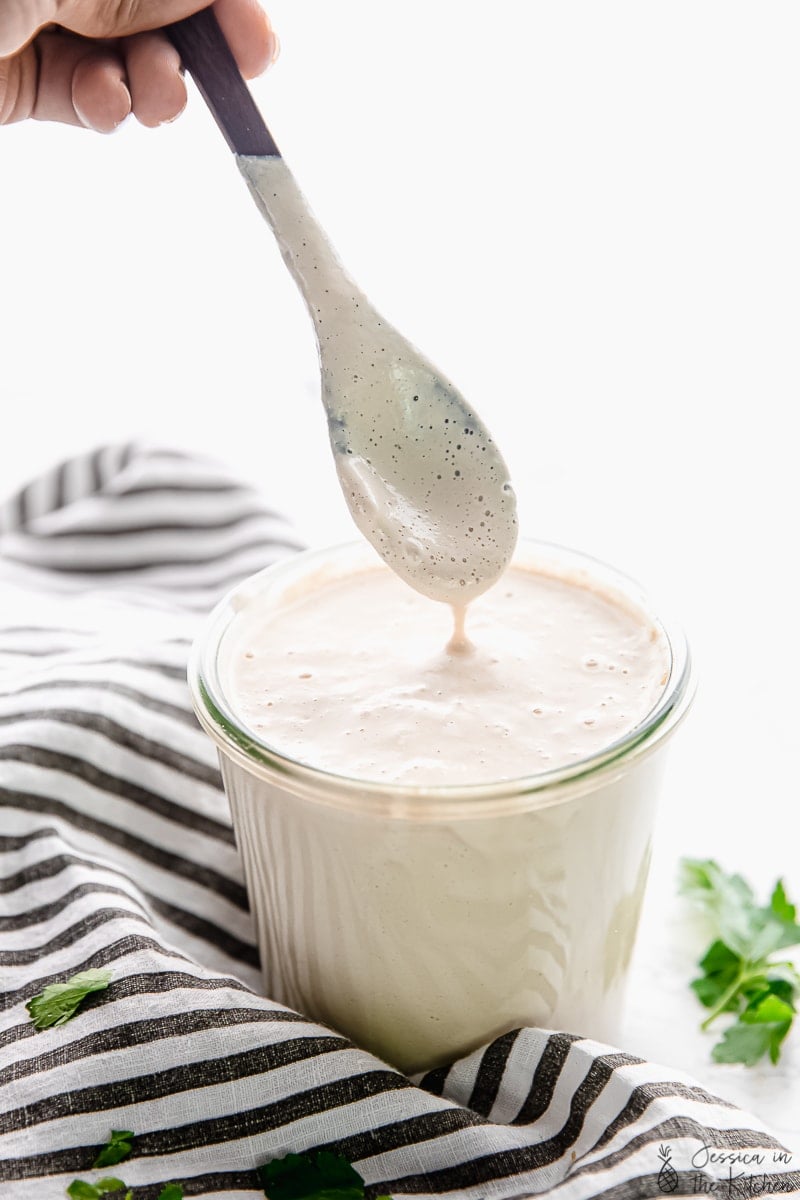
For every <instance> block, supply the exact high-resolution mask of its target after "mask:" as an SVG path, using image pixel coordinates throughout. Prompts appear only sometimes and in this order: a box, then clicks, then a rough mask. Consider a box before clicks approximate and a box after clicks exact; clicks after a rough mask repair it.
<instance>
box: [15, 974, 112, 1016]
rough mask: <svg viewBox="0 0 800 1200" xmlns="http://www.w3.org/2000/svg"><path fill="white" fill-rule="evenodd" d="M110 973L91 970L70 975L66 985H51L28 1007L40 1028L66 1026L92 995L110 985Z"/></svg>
mask: <svg viewBox="0 0 800 1200" xmlns="http://www.w3.org/2000/svg"><path fill="white" fill-rule="evenodd" d="M111 975H112V972H111V971H103V970H99V969H92V970H89V971H79V972H78V974H77V975H71V976H70V977H69V979H68V980H67V981H66V982H65V983H50V984H48V985H47V987H46V988H45V989H44V991H42V992H40V993H39V995H38V996H33V997H32V998H31V999H30V1000H29V1001H28V1003H27V1004H26V1005H25V1007H26V1008H27V1010H28V1012H29V1013H30V1016H31V1020H32V1021H33V1023H34V1025H35V1026H36V1028H37V1029H50V1028H51V1027H52V1026H55V1025H64V1024H65V1023H66V1022H67V1021H69V1020H70V1019H71V1018H72V1017H74V1016H75V1013H76V1012H77V1011H78V1009H79V1008H80V1006H81V1004H83V1002H84V1000H85V999H86V997H87V996H89V995H90V994H91V993H92V992H103V991H105V989H106V988H107V987H108V985H109V983H110V982H111Z"/></svg>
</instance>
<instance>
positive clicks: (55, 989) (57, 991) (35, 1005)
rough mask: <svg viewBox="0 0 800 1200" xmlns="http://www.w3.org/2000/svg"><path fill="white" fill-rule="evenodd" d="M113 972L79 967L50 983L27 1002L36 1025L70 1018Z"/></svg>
mask: <svg viewBox="0 0 800 1200" xmlns="http://www.w3.org/2000/svg"><path fill="white" fill-rule="evenodd" d="M111 974H112V973H111V971H101V970H90V971H79V972H78V974H77V975H72V976H71V977H70V978H69V979H68V980H67V982H66V983H51V984H48V986H47V987H46V988H45V989H44V991H43V992H40V993H39V995H38V996H34V997H33V998H32V999H31V1000H29V1001H28V1003H27V1004H26V1005H25V1007H26V1008H27V1010H28V1012H29V1013H30V1015H31V1019H32V1021H33V1023H34V1025H35V1026H36V1028H37V1029H50V1028H51V1026H55V1025H63V1024H64V1023H65V1022H66V1021H69V1019H70V1018H71V1017H74V1016H75V1013H76V1012H77V1011H78V1008H79V1007H80V1005H81V1004H82V1003H83V1001H84V1000H85V999H86V997H87V996H88V995H89V994H90V993H91V992H102V991H104V990H105V989H106V988H107V987H108V985H109V983H110V982H111ZM87 1186H88V1185H87Z"/></svg>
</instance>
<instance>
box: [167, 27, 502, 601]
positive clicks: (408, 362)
mask: <svg viewBox="0 0 800 1200" xmlns="http://www.w3.org/2000/svg"><path fill="white" fill-rule="evenodd" d="M167 32H168V33H169V35H170V37H171V38H172V41H173V44H174V45H175V46H176V48H177V50H178V52H179V54H180V55H181V58H182V60H183V63H184V66H185V67H186V69H187V70H188V71H189V72H190V73H191V75H192V77H193V79H194V81H195V84H196V85H197V88H198V90H199V91H200V94H201V95H202V96H203V99H204V100H205V102H206V104H207V105H208V107H209V108H210V110H211V112H212V114H213V116H214V118H215V120H216V122H217V124H218V125H219V127H220V129H221V130H222V133H223V135H224V137H225V139H226V141H227V143H228V145H229V146H230V148H231V150H233V152H234V154H235V155H236V158H237V162H238V165H239V169H240V171H241V172H242V174H243V175H244V177H245V179H246V181H247V183H248V185H249V187H250V190H251V192H252V194H253V197H254V199H255V201H256V204H257V205H258V207H259V209H260V210H261V212H262V214H263V215H264V216H265V218H266V220H267V222H268V223H269V225H270V226H271V228H272V230H273V233H274V234H275V237H276V239H277V241H278V245H279V247H280V250H281V253H282V255H283V258H284V261H285V263H286V265H287V267H288V268H289V270H290V272H291V274H292V275H293V277H294V279H295V282H296V283H297V285H298V287H299V289H300V292H301V294H302V296H303V298H304V300H305V303H306V306H307V308H308V311H309V313H310V315H311V318H312V320H313V323H314V328H315V332H316V336H317V346H318V349H319V361H320V374H321V380H322V401H323V404H324V406H325V410H326V413H327V417H328V429H329V435H330V441H331V446H332V449H333V454H334V461H335V464H336V469H337V473H338V476H339V481H340V483H341V486H342V490H343V492H344V496H345V500H346V501H347V504H348V507H349V509H350V512H351V514H352V516H353V519H354V520H355V523H356V525H357V526H358V528H359V529H360V530H361V532H362V533H363V534H364V536H365V537H366V538H367V539H368V541H370V542H371V543H372V545H373V546H374V548H375V549H376V550H377V552H378V553H379V554H380V555H381V557H382V558H383V559H384V560H385V561H386V563H387V564H388V565H389V566H390V567H391V568H392V569H393V570H394V571H395V572H396V573H397V574H398V575H399V576H400V577H401V578H402V579H404V580H405V581H406V582H407V583H409V584H410V585H411V586H412V587H414V588H416V589H417V590H418V591H420V592H422V593H423V594H424V595H427V596H430V597H431V598H432V599H434V600H441V601H445V602H447V603H449V604H452V605H453V606H454V607H455V608H456V609H457V610H463V607H464V606H465V605H466V604H467V603H468V602H469V601H470V600H471V599H473V598H474V597H475V596H477V595H479V594H480V593H481V592H483V591H485V590H486V589H487V588H488V587H490V586H491V585H492V584H493V583H495V582H496V581H497V579H498V578H499V577H500V575H501V574H502V572H503V570H504V569H505V567H506V565H507V564H508V561H509V559H510V558H511V555H512V553H513V550H514V547H515V545H516V540H517V519H516V501H515V497H514V493H513V491H512V489H511V485H510V483H509V481H508V470H507V468H506V465H505V463H504V462H503V458H502V456H501V454H500V452H499V450H498V449H497V447H496V446H495V444H494V442H493V441H492V438H491V437H490V435H489V432H488V430H487V429H486V427H485V425H484V424H483V422H482V421H481V420H480V418H479V417H478V415H477V414H476V413H475V412H474V410H473V409H472V408H471V407H470V406H469V405H468V404H467V402H466V400H465V399H464V397H463V396H462V395H461V394H460V392H458V391H457V389H456V388H455V387H454V386H453V384H452V383H450V382H449V380H447V379H446V378H445V377H444V375H442V374H441V373H440V372H439V371H438V370H437V369H436V368H435V367H434V366H433V365H432V364H431V363H430V362H429V361H428V360H427V359H426V358H425V357H424V356H423V355H422V354H421V353H420V352H419V351H418V350H417V349H416V348H415V347H414V346H412V345H411V344H410V343H409V342H408V341H407V340H406V339H405V338H404V337H403V336H402V335H401V334H400V333H398V331H397V330H396V329H394V328H393V327H392V326H391V325H390V324H389V323H388V322H387V321H385V320H384V318H383V317H382V316H381V315H380V314H379V313H378V312H376V310H375V309H374V307H373V306H372V304H371V303H370V302H369V300H368V299H367V297H366V296H365V295H364V293H363V292H362V291H361V290H360V289H359V288H358V287H357V285H356V284H355V283H354V282H353V280H352V279H351V278H350V277H349V276H348V275H347V273H346V271H345V270H344V268H343V267H342V265H341V263H340V262H339V260H338V258H337V257H336V254H335V252H334V251H333V248H332V247H331V245H330V243H329V242H328V239H327V237H326V235H325V233H324V231H323V230H322V228H321V227H320V225H319V223H318V222H317V220H316V218H315V217H314V215H313V213H312V212H311V210H310V208H309V207H308V204H307V202H306V200H305V198H304V196H303V194H302V192H301V191H300V189H299V187H298V185H297V183H296V181H295V179H294V177H293V176H292V174H291V172H290V171H289V169H288V167H287V166H286V164H285V162H284V161H283V158H282V157H281V154H280V151H279V150H278V147H277V146H276V144H275V141H274V139H273V138H272V135H271V134H270V132H269V130H268V129H267V127H266V125H265V123H264V120H263V118H262V116H261V114H260V112H259V110H258V108H257V106H256V104H255V101H254V100H253V97H252V95H251V93H250V91H249V89H248V87H247V85H246V83H245V82H244V80H243V78H242V76H241V74H240V72H239V69H238V66H237V65H236V61H235V59H234V57H233V54H232V53H231V50H230V48H229V47H228V44H227V42H226V41H225V38H224V36H223V34H222V31H221V30H220V28H219V25H218V23H217V20H216V18H215V16H214V14H213V12H212V10H211V9H204V10H203V11H201V12H199V13H196V14H195V15H194V16H191V17H187V18H186V19H185V20H183V21H178V22H177V23H176V24H174V25H171V26H169V28H168V30H167ZM462 615H463V612H462Z"/></svg>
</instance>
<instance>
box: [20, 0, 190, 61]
mask: <svg viewBox="0 0 800 1200" xmlns="http://www.w3.org/2000/svg"><path fill="white" fill-rule="evenodd" d="M208 3H209V0H0V58H3V57H8V56H9V55H11V54H15V53H16V51H17V50H19V49H21V47H22V46H24V45H26V44H27V43H28V42H29V41H30V40H31V38H33V37H35V35H36V34H37V33H38V32H39V30H40V29H42V28H43V26H45V25H49V24H51V23H53V24H57V25H60V26H61V27H62V28H63V29H69V30H71V31H72V32H73V33H78V34H82V35H83V36H84V37H98V38H100V37H102V38H114V37H125V36H126V35H127V34H129V33H141V31H142V30H144V29H159V28H160V27H161V26H162V25H168V24H169V23H170V22H171V21H180V20H181V19H182V18H183V17H188V16H189V14H190V13H193V12H197V11H198V9H201V8H205V7H207V5H208Z"/></svg>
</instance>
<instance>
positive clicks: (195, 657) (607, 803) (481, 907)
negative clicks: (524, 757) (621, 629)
mask: <svg viewBox="0 0 800 1200" xmlns="http://www.w3.org/2000/svg"><path fill="white" fill-rule="evenodd" d="M375 562H376V559H375V555H374V552H373V551H372V550H371V548H370V547H368V546H367V545H366V544H363V543H360V544H356V545H346V546H340V547H336V548H334V549H330V550H324V551H315V552H307V553H304V554H300V555H297V556H296V557H293V558H291V559H288V560H284V561H282V562H280V563H278V564H276V565H274V566H271V567H268V568H267V569H266V570H264V571H262V572H260V573H259V574H257V575H255V576H253V577H252V578H251V579H249V580H247V581H245V582H244V583H242V584H240V585H239V586H238V587H236V588H235V589H234V590H233V591H232V592H231V593H230V594H229V595H228V596H227V597H226V598H225V599H224V600H223V601H222V602H221V603H220V604H219V605H218V606H217V608H216V609H215V610H214V612H213V613H212V614H211V616H210V618H209V620H208V623H207V625H206V627H205V630H204V631H203V633H202V634H201V636H200V637H199V639H198V640H197V642H196V643H195V647H194V650H193V653H192V659H191V664H190V673H189V678H190V686H191V690H192V696H193V700H194V704H195V708H196V711H197V714H198V717H199V719H200V722H201V724H202V725H203V727H204V729H205V730H206V732H207V733H208V734H209V735H210V736H211V737H212V738H213V740H214V741H215V742H216V744H217V747H218V749H219V757H220V763H221V767H222V775H223V779H224V783H225V789H226V792H227V795H228V798H229V801H230V805H231V812H232V815H233V822H234V827H235V830H236V837H237V842H238V845H239V848H240V851H241V854H242V858H243V862H244V869H245V875H246V880H247V888H248V894H249V897H250V904H251V907H252V910H253V913H254V916H255V922H256V927H257V931H258V941H259V949H260V954H261V963H262V970H263V976H264V986H265V989H266V992H267V994H268V995H269V996H270V998H271V999H273V1000H276V1001H278V1002H280V1003H283V1004H286V1005H288V1006H289V1007H291V1008H294V1009H297V1010H299V1011H300V1012H302V1013H304V1014H306V1015H307V1016H309V1017H311V1018H313V1019H315V1020H317V1021H320V1022H322V1023H324V1024H326V1025H330V1026H332V1027H333V1028H334V1029H336V1030H338V1031H340V1032H342V1033H344V1034H346V1035H347V1036H348V1037H350V1038H351V1039H352V1040H353V1041H354V1042H355V1043H356V1044H358V1045H360V1046H362V1047H364V1048H365V1049H367V1050H370V1051H372V1052H373V1053H374V1054H376V1055H378V1056H379V1057H381V1058H383V1059H385V1060H386V1061H387V1062H389V1063H391V1064H393V1065H394V1066H397V1067H399V1068H400V1069H402V1070H404V1071H406V1072H408V1073H411V1072H417V1071H422V1070H428V1069H430V1068H432V1067H435V1066H437V1065H440V1064H442V1063H445V1062H450V1061H452V1060H453V1059H454V1058H456V1057H458V1056H460V1055H462V1054H464V1053H467V1052H469V1051H470V1050H472V1049H475V1048H476V1047H478V1046H480V1045H482V1044H484V1043H485V1042H487V1041H489V1040H491V1039H492V1038H494V1037H496V1036H498V1035H499V1034H501V1033H503V1032H505V1031H507V1030H510V1029H514V1028H517V1027H518V1026H523V1025H531V1024H534V1025H544V1026H547V1027H558V1028H562V1029H567V1030H571V1031H573V1032H575V1033H578V1034H582V1035H585V1036H589V1037H593V1038H597V1039H598V1040H601V1041H610V1042H612V1043H613V1042H614V1041H616V1039H617V1033H618V1023H619V1017H620V1013H621V1012H622V1008H623V1000H624V989H625V982H626V976H627V973H628V966H629V962H630V958H631V953H632V950H633V945H634V940H635V935H636V927H637V924H638V920H639V913H640V909H641V904H642V898H643V895H644V889H645V884H646V880H647V873H648V868H649V863H650V857H651V851H652V836H653V825H654V816H655V808H656V801H657V796H658V788H659V778H660V775H661V770H662V766H663V758H664V755H663V752H662V751H661V747H662V746H663V745H664V744H665V743H666V741H667V740H668V738H669V736H670V735H671V734H672V732H673V731H674V729H675V728H676V726H677V725H678V723H679V722H680V720H681V719H682V717H683V716H684V714H685V713H686V711H687V708H688V706H689V703H690V700H691V695H692V686H691V675H690V661H689V653H688V649H687V645H686V641H685V639H684V637H683V635H682V634H681V632H680V631H679V630H678V629H677V628H676V627H674V626H673V625H672V624H669V625H667V624H665V622H664V620H663V619H662V618H660V617H659V616H658V615H657V614H656V613H655V612H654V611H653V610H652V608H651V606H650V604H649V602H648V600H647V598H646V596H645V595H644V594H643V593H642V591H641V589H640V588H639V586H638V585H637V584H635V583H634V582H633V581H631V580H630V579H628V578H626V577H625V576H623V575H620V574H618V573H617V572H616V571H613V570H612V569H611V568H609V567H607V566H605V565H604V564H602V563H600V562H598V561H596V560H594V559H591V558H589V557H587V556H585V555H582V554H577V553H575V552H574V551H569V550H565V549H563V548H561V547H557V546H552V545H549V544H547V543H541V542H532V541H527V542H521V543H520V545H519V547H518V549H517V552H516V554H515V557H514V560H513V563H512V565H513V566H517V567H523V568H527V569H530V570H534V571H544V572H546V573H548V574H551V575H552V574H555V575H557V576H559V577H563V578H565V579H569V580H570V581H571V582H574V583H577V584H579V585H583V586H588V587H592V588H594V589H597V590H601V591H602V592H603V594H605V595H607V596H608V597H609V598H611V599H616V600H617V601H618V602H619V603H620V604H622V605H623V606H625V607H628V608H631V607H632V608H633V609H634V610H635V611H638V612H641V613H642V614H643V616H644V617H645V618H646V619H648V620H649V621H650V622H652V624H653V625H655V626H656V628H657V629H658V630H659V631H660V632H661V633H662V634H663V635H664V637H665V638H666V642H667V645H668V648H669V654H670V669H669V675H668V678H667V681H666V684H665V686H664V689H663V692H662V693H661V695H660V698H659V699H658V702H657V703H656V705H655V707H654V708H653V709H652V710H651V712H650V713H648V715H647V716H646V717H645V718H644V720H642V721H641V722H640V723H639V725H637V726H636V728H634V729H633V730H631V731H630V732H629V733H627V734H626V735H625V736H624V737H622V738H620V739H619V740H617V741H615V742H613V743H612V744H610V745H608V746H606V747H605V748H604V749H603V750H602V751H600V752H598V753H595V754H592V755H591V756H590V757H587V758H585V759H583V760H581V761H577V762H574V763H570V765H569V766H566V767H561V768H559V769H556V770H551V771H546V772H542V771H538V772H537V773H535V774H531V775H530V776H528V777H524V778H518V779H510V780H509V779H505V780H502V781H501V782H498V783H493V784H486V783H481V784H474V785H468V786H464V785H458V786H433V787H417V786H415V787H411V786H405V785H400V784H386V783H370V782H366V781H364V780H363V779H351V778H347V777H345V776H343V775H339V774H334V773H332V772H327V771H322V770H318V769H315V768H313V767H310V766H308V765H306V764H304V763H302V762H299V761H296V760H294V759H292V758H291V757H288V756H287V755H285V754H282V753H281V749H280V747H279V746H273V745H271V744H270V743H269V740H268V739H267V738H266V737H264V736H260V735H259V734H258V733H256V731H254V730H253V729H250V728H247V727H246V726H245V724H244V722H243V721H242V720H241V719H240V718H238V717H237V714H236V712H235V709H234V706H233V705H232V704H231V702H230V699H229V697H228V696H226V694H225V688H224V685H223V676H224V672H223V671H222V670H221V667H222V666H223V665H224V663H225V655H226V642H228V641H229V634H230V630H231V628H232V626H233V623H234V622H235V621H236V616H237V613H238V612H239V611H241V610H242V608H243V607H244V606H245V605H247V606H249V605H251V604H253V603H254V602H255V603H257V604H258V605H259V611H260V612H261V613H263V618H264V620H268V619H269V614H270V613H271V612H272V613H277V612H280V611H281V609H282V608H283V607H284V606H285V605H290V604H291V603H292V599H293V597H296V596H298V595H301V594H307V593H308V590H309V589H312V588H313V589H316V588H324V587H325V585H326V583H329V582H333V581H335V580H339V579H341V578H344V577H346V576H348V575H350V574H352V573H353V572H363V571H364V570H365V569H367V568H368V567H369V566H370V565H372V564H374V563H375Z"/></svg>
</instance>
